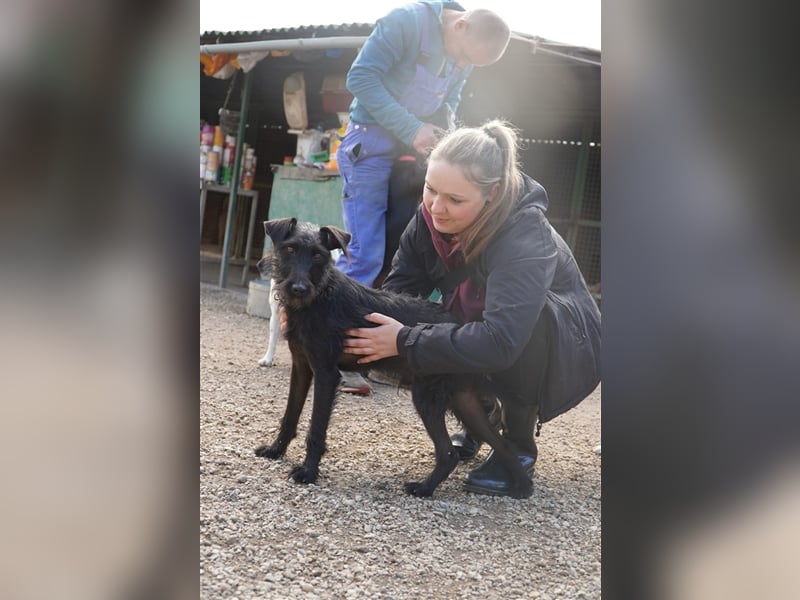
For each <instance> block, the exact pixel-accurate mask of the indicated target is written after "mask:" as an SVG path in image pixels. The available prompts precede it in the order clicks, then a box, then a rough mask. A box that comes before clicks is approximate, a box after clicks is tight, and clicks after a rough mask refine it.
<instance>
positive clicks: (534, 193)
mask: <svg viewBox="0 0 800 600" xmlns="http://www.w3.org/2000/svg"><path fill="white" fill-rule="evenodd" d="M546 209H547V194H546V192H545V190H544V188H543V187H542V186H541V185H540V184H539V183H537V182H536V181H534V180H533V179H531V178H530V177H528V176H524V181H523V186H522V190H521V193H520V198H519V200H518V205H517V209H516V210H515V211H514V212H513V213H512V215H511V217H510V218H509V219H508V221H507V222H506V223H505V224H504V226H503V227H502V228H501V229H500V230H499V231H498V232H497V233H496V235H495V236H494V238H493V239H492V241H491V242H490V243H489V245H488V246H487V247H486V249H485V250H484V251H483V252H482V253H481V255H480V256H479V257H478V259H477V260H476V262H475V264H474V268H473V269H472V272H471V275H470V276H471V277H473V279H474V281H475V283H476V284H477V285H479V286H482V287H484V288H485V290H486V304H485V308H484V311H483V320H481V321H475V322H470V323H466V324H464V325H456V324H437V325H430V324H419V325H416V326H414V327H404V328H403V329H402V330H401V331H400V333H399V335H398V339H397V345H398V351H399V353H400V355H401V356H404V357H406V359H407V360H408V361H409V364H410V365H411V367H412V368H413V369H414V370H415V371H417V372H419V373H468V372H476V371H479V372H485V373H492V372H499V371H504V370H506V369H508V368H510V367H511V366H512V365H514V363H515V362H516V361H517V359H518V358H519V357H520V355H521V354H522V351H523V349H524V348H525V346H526V345H527V344H528V342H529V341H530V339H531V333H532V332H533V328H534V325H536V323H537V321H538V320H539V319H545V320H546V323H547V327H548V338H549V340H550V347H549V353H548V365H547V374H546V376H545V379H546V380H545V381H544V382H542V386H543V387H541V388H540V391H541V394H540V408H539V417H540V420H541V421H542V422H545V421H548V420H549V419H552V418H553V417H555V416H557V415H559V414H561V413H562V412H564V411H566V410H567V409H569V408H571V407H573V406H575V405H576V404H577V403H578V402H580V401H581V400H583V399H584V398H585V397H586V396H588V395H589V394H590V393H591V392H592V390H594V388H595V387H596V386H597V384H598V382H599V381H600V311H599V310H598V308H597V304H596V303H595V301H594V299H593V298H592V297H591V295H590V293H589V290H588V288H587V286H586V282H585V280H584V278H583V275H582V274H581V272H580V270H579V269H578V265H577V263H576V262H575V258H574V257H573V255H572V252H571V251H570V249H569V247H568V246H567V244H566V242H564V240H563V239H562V237H561V236H560V235H559V234H558V233H557V232H556V230H555V229H554V228H553V227H552V225H550V223H549V222H548V220H547V218H546V217H545V211H546ZM454 287H455V284H454V283H452V282H450V281H448V278H447V269H446V268H445V266H444V264H443V262H442V261H441V259H440V258H439V256H438V254H437V253H436V250H435V249H434V246H433V241H432V240H431V236H430V231H429V230H428V227H427V225H426V224H425V220H424V217H423V216H422V213H421V210H418V211H417V213H416V215H415V216H414V218H413V219H412V220H411V222H410V223H409V225H408V227H407V228H406V230H405V232H404V233H403V236H402V239H401V241H400V247H399V249H398V251H397V253H396V254H395V257H394V260H393V262H392V270H391V272H390V274H389V275H388V277H387V278H386V281H385V282H384V284H383V288H384V289H389V290H394V291H402V292H406V293H412V294H416V295H420V296H423V297H428V296H429V295H430V294H431V293H432V292H433V291H434V290H435V289H439V290H440V291H441V292H442V295H443V301H444V302H445V303H446V302H447V300H448V299H449V297H450V295H451V294H452V292H453V288H454ZM443 288H445V289H443ZM447 288H450V289H447Z"/></svg>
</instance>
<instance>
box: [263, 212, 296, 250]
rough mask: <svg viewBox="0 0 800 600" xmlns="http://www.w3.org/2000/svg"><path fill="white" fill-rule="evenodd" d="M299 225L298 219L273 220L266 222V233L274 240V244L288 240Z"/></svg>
mask: <svg viewBox="0 0 800 600" xmlns="http://www.w3.org/2000/svg"><path fill="white" fill-rule="evenodd" d="M296 225H297V219H295V218H294V217H288V218H286V219H272V220H271V221H264V232H265V233H266V234H267V235H268V236H269V238H270V239H271V240H272V243H273V244H276V243H277V242H280V241H283V240H285V239H286V238H288V237H289V236H290V235H291V234H292V232H293V231H294V228H295V226H296Z"/></svg>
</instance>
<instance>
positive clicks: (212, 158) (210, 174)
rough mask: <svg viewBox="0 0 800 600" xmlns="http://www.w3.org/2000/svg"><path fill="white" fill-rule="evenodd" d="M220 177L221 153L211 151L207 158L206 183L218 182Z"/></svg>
mask: <svg viewBox="0 0 800 600" xmlns="http://www.w3.org/2000/svg"><path fill="white" fill-rule="evenodd" d="M218 177H219V152H216V151H214V150H211V151H210V152H209V153H208V154H207V157H206V172H205V179H206V181H211V182H212V183H216V182H217V178H218Z"/></svg>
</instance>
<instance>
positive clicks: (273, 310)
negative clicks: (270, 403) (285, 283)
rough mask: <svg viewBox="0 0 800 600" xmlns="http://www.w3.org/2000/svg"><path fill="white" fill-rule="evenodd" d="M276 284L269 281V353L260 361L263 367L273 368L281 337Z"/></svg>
mask: <svg viewBox="0 0 800 600" xmlns="http://www.w3.org/2000/svg"><path fill="white" fill-rule="evenodd" d="M274 285H275V282H274V281H273V280H272V279H270V280H269V341H268V342H267V353H266V354H264V356H263V357H262V358H261V360H259V361H258V364H259V365H260V366H262V367H271V366H272V360H273V359H274V358H275V348H276V346H277V345H278V338H279V337H280V335H281V317H280V304H279V303H278V299H277V297H276V294H275V293H274V290H273V286H274Z"/></svg>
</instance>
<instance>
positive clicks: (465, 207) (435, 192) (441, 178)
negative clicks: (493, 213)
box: [422, 160, 486, 234]
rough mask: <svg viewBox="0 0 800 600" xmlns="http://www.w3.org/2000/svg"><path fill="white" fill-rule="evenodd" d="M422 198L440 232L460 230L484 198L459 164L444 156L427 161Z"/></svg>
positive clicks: (468, 223) (474, 213)
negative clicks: (444, 158)
mask: <svg viewBox="0 0 800 600" xmlns="http://www.w3.org/2000/svg"><path fill="white" fill-rule="evenodd" d="M422 202H423V203H424V204H425V208H427V209H428V212H429V213H430V214H431V217H433V226H434V227H435V228H436V230H437V231H438V232H440V233H451V234H452V233H461V232H462V231H464V229H466V228H467V227H469V225H471V224H472V222H473V221H474V220H475V219H476V218H477V216H478V214H479V213H480V212H481V209H482V208H483V205H484V204H485V203H486V199H485V198H484V197H483V195H482V194H481V190H480V188H478V187H477V186H475V185H474V184H472V183H470V182H469V181H468V180H467V178H466V177H464V174H463V173H462V172H461V169H460V168H459V167H456V166H453V165H451V164H450V163H448V162H445V161H443V160H431V161H430V162H428V171H427V174H426V175H425V189H424V190H423V192H422Z"/></svg>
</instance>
